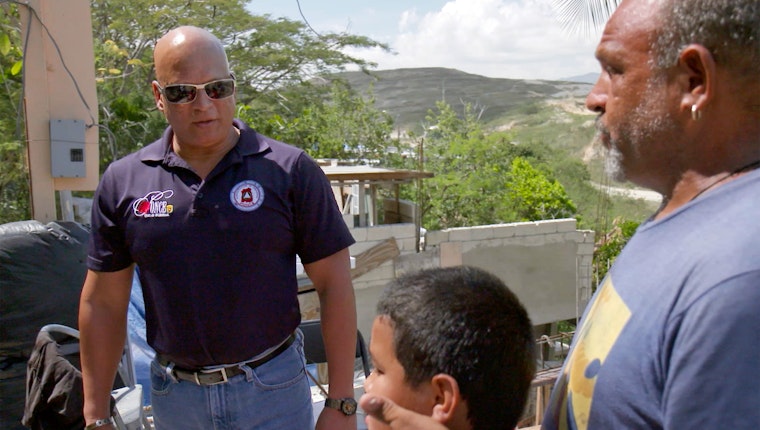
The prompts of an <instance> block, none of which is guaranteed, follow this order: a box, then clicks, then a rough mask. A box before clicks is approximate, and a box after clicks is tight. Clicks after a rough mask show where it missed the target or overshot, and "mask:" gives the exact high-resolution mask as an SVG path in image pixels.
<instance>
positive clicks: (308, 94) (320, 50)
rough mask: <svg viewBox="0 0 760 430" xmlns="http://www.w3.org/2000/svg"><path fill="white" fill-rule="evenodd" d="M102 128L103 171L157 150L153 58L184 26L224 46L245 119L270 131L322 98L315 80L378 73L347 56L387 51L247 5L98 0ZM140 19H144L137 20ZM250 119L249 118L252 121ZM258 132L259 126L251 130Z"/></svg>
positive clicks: (219, 0)
mask: <svg viewBox="0 0 760 430" xmlns="http://www.w3.org/2000/svg"><path fill="white" fill-rule="evenodd" d="M91 10H92V27H93V40H94V49H95V63H96V70H97V72H98V76H97V81H98V99H99V108H100V116H101V124H102V128H103V129H104V130H103V131H104V132H103V133H101V142H100V143H101V148H104V149H106V150H105V151H101V154H102V159H101V168H105V166H106V165H107V164H108V163H110V162H111V161H112V160H113V159H114V158H119V157H121V156H123V155H125V154H127V153H129V152H132V151H134V150H135V149H138V148H139V147H141V146H143V145H145V144H147V143H150V142H152V141H153V140H155V139H156V138H157V137H158V136H160V133H161V131H162V129H163V128H164V127H165V122H164V120H163V117H162V115H161V114H160V112H158V111H157V110H156V108H155V104H154V100H153V95H152V93H151V91H150V82H151V80H152V79H153V58H152V52H153V47H154V46H155V43H156V41H157V40H158V38H160V37H161V36H162V35H163V34H164V33H166V31H168V30H170V29H171V28H174V27H176V26H179V25H195V26H199V27H202V28H205V29H208V30H209V31H211V32H212V33H214V34H215V35H217V36H218V37H219V38H220V39H221V40H222V42H223V43H224V44H225V47H226V49H227V53H228V57H229V60H230V67H231V69H232V70H233V72H234V73H235V75H236V78H237V82H238V94H237V97H238V103H239V106H240V108H241V112H244V111H246V110H247V111H254V112H256V115H255V116H256V117H257V119H259V121H257V123H259V124H265V123H267V122H270V121H275V122H276V121H277V119H276V116H278V115H279V116H280V117H283V118H286V117H287V115H284V114H282V112H303V111H304V110H305V108H304V105H308V104H309V103H311V101H310V99H311V98H312V97H317V96H320V97H321V96H322V94H323V91H322V90H321V89H320V88H317V87H316V86H314V85H311V79H312V78H314V77H315V76H317V75H319V74H323V73H328V72H334V71H340V70H343V68H345V67H347V66H349V65H351V66H354V67H358V68H361V69H366V68H368V67H372V66H374V65H373V64H372V63H368V62H366V61H364V60H362V59H360V58H356V57H352V56H349V55H347V54H345V53H344V48H348V47H352V48H359V47H381V48H384V49H387V46H385V45H383V44H380V43H378V42H375V41H373V40H371V39H369V38H367V37H364V36H355V35H350V34H345V33H324V34H319V35H317V34H315V33H314V32H312V31H311V30H310V29H308V28H307V27H306V26H305V25H304V24H302V23H300V22H296V21H290V20H287V19H284V18H278V19H273V18H271V17H269V16H257V15H253V14H251V13H250V12H249V11H248V10H247V9H246V2H245V1H242V0H207V1H202V2H198V1H186V0H166V1H163V2H161V3H160V4H159V3H156V2H155V1H154V0H100V1H98V0H95V1H93V2H92V6H91ZM135 11H140V13H135ZM249 116H250V115H249ZM254 125H256V124H254Z"/></svg>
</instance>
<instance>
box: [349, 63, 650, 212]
mask: <svg viewBox="0 0 760 430" xmlns="http://www.w3.org/2000/svg"><path fill="white" fill-rule="evenodd" d="M592 75H594V74H589V75H584V76H578V77H573V78H568V79H572V80H577V81H582V80H583V79H586V80H594V81H595V79H596V77H597V76H598V74H596V75H594V76H592ZM339 76H340V77H341V78H343V79H345V80H347V81H348V82H349V84H350V85H351V86H352V87H353V88H354V89H356V90H358V91H366V90H367V89H368V88H369V87H370V85H373V94H374V96H375V106H376V107H377V108H378V109H381V110H385V111H386V112H388V113H389V114H390V115H391V116H392V118H394V120H395V121H396V125H397V127H399V128H400V129H401V130H414V131H417V132H419V131H421V128H422V125H423V122H424V119H425V116H426V114H427V112H428V110H430V109H433V108H435V103H436V101H438V100H442V99H443V100H446V102H447V103H448V104H449V105H451V106H452V107H453V108H454V109H455V110H456V111H458V112H461V107H462V104H463V103H470V104H472V105H473V106H475V107H477V108H478V109H477V110H480V109H479V108H485V111H484V113H483V115H482V117H481V120H482V123H483V124H484V126H485V128H486V130H490V131H508V132H509V135H510V139H511V143H513V144H531V143H533V142H543V143H545V144H547V145H549V146H550V147H551V148H552V149H553V150H554V153H555V154H557V155H559V156H560V157H562V156H565V157H567V158H568V159H569V160H580V161H582V162H583V163H584V164H585V165H586V167H587V169H588V171H589V174H590V176H591V182H594V183H604V184H607V183H608V181H607V180H606V176H605V175H604V174H603V156H602V151H600V148H599V147H598V146H596V145H593V144H592V140H593V136H594V133H595V127H594V119H595V117H596V114H594V113H593V112H590V111H589V110H588V109H586V106H585V98H586V95H587V94H588V92H589V91H590V90H591V88H592V86H593V83H584V82H570V81H544V80H520V79H496V78H487V77H484V76H478V75H472V74H469V73H464V72H461V71H459V70H454V69H446V68H419V69H397V70H381V71H376V72H373V73H372V74H371V75H368V74H365V73H362V72H345V73H341V74H339ZM560 154H561V155H560ZM568 166H570V167H568ZM565 168H566V169H571V170H572V162H569V163H568V164H566V166H565ZM558 174H559V175H560V176H561V175H562V174H563V173H562V172H560V173H558ZM571 175H572V174H571ZM576 176H577V173H576ZM563 185H564V186H565V187H566V188H567V191H568V193H569V195H570V197H571V198H572V199H573V202H574V203H575V204H576V205H577V206H578V209H579V213H582V214H586V219H587V220H588V221H589V222H590V221H591V220H595V219H596V217H597V216H598V214H599V210H600V209H599V208H598V205H599V202H600V201H602V200H600V199H599V198H598V194H599V192H600V191H596V189H592V188H591V187H592V185H591V183H588V184H584V185H579V184H572V183H569V182H566V183H565V184H563ZM611 185H615V186H621V187H630V185H626V184H617V183H612V184H611ZM611 205H612V206H611V207H610V208H608V209H609V214H608V217H609V220H612V219H614V218H615V217H617V216H623V217H624V218H626V219H634V220H640V219H644V218H645V217H646V216H648V215H649V214H650V213H651V212H652V211H654V210H655V209H656V204H655V203H651V202H647V201H644V200H633V199H629V198H625V197H620V196H614V198H613V202H612V203H611Z"/></svg>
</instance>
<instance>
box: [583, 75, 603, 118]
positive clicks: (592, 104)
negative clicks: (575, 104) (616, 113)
mask: <svg viewBox="0 0 760 430" xmlns="http://www.w3.org/2000/svg"><path fill="white" fill-rule="evenodd" d="M605 79H606V78H605V77H604V74H602V75H600V76H599V79H597V80H596V83H595V84H594V86H593V87H592V88H591V92H589V93H588V95H587V96H586V108H587V109H588V110H590V111H593V112H597V113H604V112H605V111H606V110H607V92H606V88H607V82H606V80H605Z"/></svg>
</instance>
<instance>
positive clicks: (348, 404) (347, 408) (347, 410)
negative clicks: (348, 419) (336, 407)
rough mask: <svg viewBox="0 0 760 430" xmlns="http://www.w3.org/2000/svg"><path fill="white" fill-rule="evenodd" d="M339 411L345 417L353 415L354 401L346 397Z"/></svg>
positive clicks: (354, 411)
mask: <svg viewBox="0 0 760 430" xmlns="http://www.w3.org/2000/svg"><path fill="white" fill-rule="evenodd" d="M342 400H343V401H342V402H341V405H340V410H341V411H342V412H343V413H344V414H346V415H353V414H355V413H356V400H354V399H352V398H350V397H348V398H345V399H342Z"/></svg>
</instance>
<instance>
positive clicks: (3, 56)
mask: <svg viewBox="0 0 760 430" xmlns="http://www.w3.org/2000/svg"><path fill="white" fill-rule="evenodd" d="M18 19H19V18H18V13H17V9H16V6H15V5H8V4H5V5H2V7H0V80H2V90H3V96H4V97H3V100H4V102H2V103H0V134H1V135H2V136H3V137H2V139H0V224H3V223H6V222H12V221H18V220H22V219H28V218H29V217H30V216H31V213H30V202H29V181H28V170H27V163H26V148H25V146H24V143H23V140H22V138H23V129H24V128H23V127H24V124H23V117H22V115H21V114H20V112H19V109H20V106H21V105H20V103H19V100H20V99H21V87H22V85H21V74H20V72H21V59H22V55H23V53H22V52H21V49H19V47H20V46H21V43H20V40H19V32H18V29H19V23H18Z"/></svg>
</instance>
